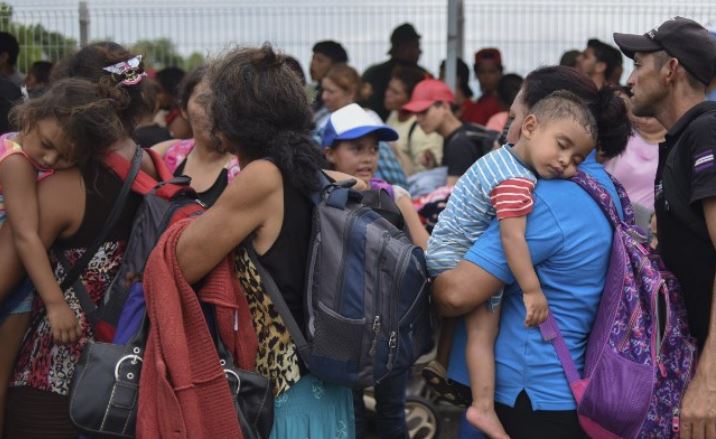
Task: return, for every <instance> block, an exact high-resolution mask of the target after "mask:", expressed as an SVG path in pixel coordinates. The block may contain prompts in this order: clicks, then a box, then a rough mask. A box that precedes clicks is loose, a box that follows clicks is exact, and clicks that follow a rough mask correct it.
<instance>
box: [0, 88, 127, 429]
mask: <svg viewBox="0 0 716 439" xmlns="http://www.w3.org/2000/svg"><path fill="white" fill-rule="evenodd" d="M104 94H106V93H101V92H100V90H99V89H98V86H97V85H94V84H92V83H89V82H87V81H83V80H79V79H67V80H62V81H59V82H57V83H56V84H55V85H54V86H53V87H51V88H50V89H49V90H48V91H47V92H46V93H45V94H43V95H42V96H40V97H38V98H34V99H31V100H29V101H27V102H25V103H23V104H21V105H19V106H18V107H16V108H15V109H14V110H13V112H12V117H13V119H14V121H15V124H16V125H17V126H19V127H20V128H21V130H20V132H19V133H16V134H8V135H5V136H3V137H2V138H1V145H0V147H1V148H2V152H3V155H2V158H0V184H2V196H3V199H2V201H3V204H2V210H1V212H0V218H1V219H2V220H4V219H5V217H7V220H8V221H9V222H10V225H11V228H12V231H13V239H14V242H15V246H16V248H17V251H18V254H19V256H20V259H21V260H22V263H23V265H24V266H25V270H26V271H27V274H28V276H29V278H30V280H31V281H32V284H33V285H34V288H35V289H36V290H37V292H38V295H39V296H40V298H41V299H42V302H43V304H44V306H45V308H46V310H47V316H48V320H49V324H50V326H51V329H52V338H53V341H54V342H55V343H58V344H69V343H73V342H75V341H76V340H77V339H78V338H79V337H80V336H81V335H82V330H81V328H80V325H79V322H78V320H77V316H76V315H75V313H74V311H72V309H71V308H70V306H69V305H68V304H67V303H66V302H65V299H64V293H63V291H61V290H60V287H59V285H58V282H57V280H56V278H55V275H54V273H53V271H52V268H51V265H50V260H49V258H48V254H47V250H46V243H44V242H43V241H42V239H41V238H40V236H39V234H38V231H39V210H38V196H37V181H39V180H42V179H44V178H45V177H48V176H50V175H52V174H53V173H54V172H55V171H59V170H63V169H67V168H70V167H72V166H79V167H80V168H82V167H86V166H87V165H88V164H90V163H92V162H94V161H96V160H98V159H99V158H100V157H99V154H100V153H101V152H103V151H104V147H106V146H108V145H109V144H111V143H112V142H114V141H115V140H116V139H117V138H118V136H119V133H121V132H122V131H123V126H122V123H121V122H120V120H119V118H118V117H117V109H116V106H117V105H119V103H120V102H121V100H118V99H117V98H111V97H109V96H103V95H104ZM108 142H109V143H108ZM31 292H32V286H31V285H30V286H29V287H26V286H22V287H21V288H19V289H17V288H16V290H15V292H14V293H13V296H25V297H21V298H20V303H19V304H16V303H17V302H18V300H17V298H16V297H13V299H15V300H10V301H8V302H10V303H12V304H13V305H14V306H13V307H12V309H11V310H9V312H10V316H9V317H8V318H7V319H6V320H5V321H4V322H2V323H0V339H2V340H3V343H2V344H1V347H0V389H1V390H0V415H1V414H2V413H3V412H4V399H5V391H6V383H7V381H8V379H9V375H10V373H11V370H12V368H13V365H14V359H15V356H16V355H17V350H18V348H19V345H20V342H21V340H22V336H23V334H24V332H25V330H26V328H27V324H28V323H29V319H28V313H29V311H30V308H31V305H32V301H33V297H32V294H31ZM5 299H6V298H5V297H0V303H1V302H3V301H4V300H5ZM1 421H2V417H1V416H0V427H1V425H2V422H1Z"/></svg>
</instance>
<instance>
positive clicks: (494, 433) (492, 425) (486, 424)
mask: <svg viewBox="0 0 716 439" xmlns="http://www.w3.org/2000/svg"><path fill="white" fill-rule="evenodd" d="M465 417H466V418H467V420H468V422H470V424H472V426H473V427H475V428H477V429H478V430H480V431H481V432H483V433H485V434H486V435H487V436H489V437H490V438H491V439H510V437H509V436H508V435H507V432H506V431H505V429H504V428H502V423H501V422H500V420H499V419H498V418H497V413H495V411H494V410H491V409H486V410H483V409H481V408H479V407H477V406H476V405H474V404H473V405H471V406H470V408H468V409H467V414H466V415H465Z"/></svg>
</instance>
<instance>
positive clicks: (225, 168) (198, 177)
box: [152, 67, 239, 206]
mask: <svg viewBox="0 0 716 439" xmlns="http://www.w3.org/2000/svg"><path fill="white" fill-rule="evenodd" d="M206 72H207V69H206V67H199V68H197V69H196V70H194V71H193V72H191V73H189V74H188V75H187V76H186V77H185V78H184V81H183V82H182V86H181V88H182V91H181V95H182V96H181V111H182V114H183V115H184V117H185V118H186V119H187V120H188V121H189V125H191V130H192V133H193V138H191V139H186V140H168V141H166V142H162V143H159V144H157V145H155V146H154V147H152V149H154V150H155V151H157V152H158V153H159V154H161V155H162V158H163V159H164V163H165V164H166V165H167V168H169V171H171V172H172V173H173V174H174V175H175V176H179V175H186V176H189V177H191V179H192V181H191V186H192V187H193V188H194V190H196V192H197V194H198V196H199V199H200V200H201V201H202V202H204V204H206V205H207V206H211V205H213V204H214V203H215V202H216V200H217V199H218V198H219V196H220V195H221V193H222V192H223V191H224V189H225V188H226V186H227V185H228V184H229V183H230V182H231V181H232V180H233V179H234V177H235V176H236V174H238V173H239V161H238V159H237V157H236V156H235V155H234V154H231V153H230V152H228V149H227V148H226V145H224V143H223V142H222V141H221V140H220V139H218V138H216V137H214V136H212V134H211V125H210V121H209V116H208V113H207V108H206V105H207V103H208V101H209V97H210V93H211V90H210V89H209V83H208V82H207V81H206V80H205V76H206Z"/></svg>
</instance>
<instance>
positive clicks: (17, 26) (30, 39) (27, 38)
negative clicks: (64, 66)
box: [0, 3, 77, 72]
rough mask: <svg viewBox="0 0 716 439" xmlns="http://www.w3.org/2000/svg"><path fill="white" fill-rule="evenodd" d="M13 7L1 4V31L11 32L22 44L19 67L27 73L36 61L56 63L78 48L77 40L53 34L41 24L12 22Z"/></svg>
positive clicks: (56, 33) (57, 33)
mask: <svg viewBox="0 0 716 439" xmlns="http://www.w3.org/2000/svg"><path fill="white" fill-rule="evenodd" d="M12 13H13V10H12V6H10V5H8V4H7V3H0V31H4V32H10V33H11V34H13V35H14V36H15V37H16V38H17V40H18V42H19V43H20V56H19V57H18V61H17V66H18V68H19V69H20V70H21V71H23V72H25V71H27V69H28V67H30V65H32V63H34V62H35V61H52V62H55V61H57V60H59V59H60V58H62V57H64V56H65V55H67V54H68V53H71V52H72V51H73V50H74V49H76V48H77V40H75V39H74V38H70V37H67V36H65V35H63V34H61V33H59V32H52V31H49V30H47V29H45V28H44V27H43V26H42V25H40V24H31V25H25V24H21V23H18V22H15V21H13V20H12Z"/></svg>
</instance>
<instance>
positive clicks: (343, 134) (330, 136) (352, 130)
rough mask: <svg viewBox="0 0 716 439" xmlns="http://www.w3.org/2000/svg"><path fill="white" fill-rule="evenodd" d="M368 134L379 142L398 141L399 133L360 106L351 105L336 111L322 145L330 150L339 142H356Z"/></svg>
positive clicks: (332, 115)
mask: <svg viewBox="0 0 716 439" xmlns="http://www.w3.org/2000/svg"><path fill="white" fill-rule="evenodd" d="M368 134H373V135H375V136H376V137H377V138H378V140H379V141H381V140H385V141H392V140H398V133H397V132H396V131H395V130H394V129H392V128H390V127H389V126H387V125H385V124H383V122H382V121H380V119H377V118H375V117H374V116H371V115H370V114H369V113H367V112H366V111H365V110H364V109H363V108H361V106H360V105H358V104H350V105H346V106H345V107H343V108H341V109H340V110H337V111H334V112H333V114H331V116H330V117H329V118H328V122H327V123H326V127H325V129H324V131H323V137H322V138H321V145H322V146H323V147H324V148H330V147H332V146H333V145H334V144H335V143H336V142H337V141H340V140H355V139H358V138H359V137H363V136H367V135H368Z"/></svg>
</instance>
